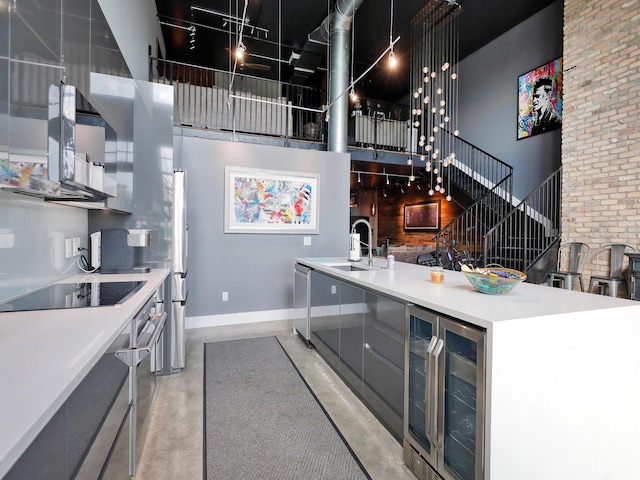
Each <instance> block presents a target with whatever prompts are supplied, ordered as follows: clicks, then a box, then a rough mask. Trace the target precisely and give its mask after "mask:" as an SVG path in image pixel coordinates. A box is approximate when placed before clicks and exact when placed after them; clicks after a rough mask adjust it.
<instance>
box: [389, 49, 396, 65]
mask: <svg viewBox="0 0 640 480" xmlns="http://www.w3.org/2000/svg"><path fill="white" fill-rule="evenodd" d="M397 65H398V60H397V59H396V54H395V53H394V52H393V46H392V47H391V51H390V52H389V66H390V67H391V68H396V66H397Z"/></svg>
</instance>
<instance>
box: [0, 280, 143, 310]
mask: <svg viewBox="0 0 640 480" xmlns="http://www.w3.org/2000/svg"><path fill="white" fill-rule="evenodd" d="M144 284H145V282H143V281H139V282H91V283H56V284H55V285H51V286H49V287H45V288H42V289H40V290H36V291H35V292H31V293H28V294H26V295H23V296H22V297H18V298H15V299H13V300H11V301H9V302H6V303H3V304H0V312H24V311H30V310H52V309H60V308H83V307H106V306H109V305H116V304H118V303H122V302H124V301H125V300H126V299H127V298H128V297H129V296H130V295H132V294H133V293H135V292H137V291H138V290H139V289H140V288H141V287H142V286H143V285H144Z"/></svg>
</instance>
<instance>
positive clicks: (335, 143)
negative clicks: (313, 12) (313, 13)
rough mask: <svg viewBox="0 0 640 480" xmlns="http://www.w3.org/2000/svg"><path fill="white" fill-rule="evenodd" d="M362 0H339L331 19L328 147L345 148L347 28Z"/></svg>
mask: <svg viewBox="0 0 640 480" xmlns="http://www.w3.org/2000/svg"><path fill="white" fill-rule="evenodd" d="M363 1H364V0H338V1H337V2H336V9H335V12H334V13H333V18H332V21H331V43H330V48H329V52H330V58H329V61H330V68H329V105H331V107H330V108H329V136H328V148H327V149H328V150H329V151H330V152H339V153H345V152H346V151H347V119H348V115H347V113H348V112H347V105H348V104H347V102H348V99H349V95H347V94H346V91H347V89H348V88H349V64H350V63H351V62H350V49H349V46H350V43H351V38H350V32H351V26H352V22H353V15H354V13H355V12H356V10H357V9H358V8H359V7H360V5H362V2H363Z"/></svg>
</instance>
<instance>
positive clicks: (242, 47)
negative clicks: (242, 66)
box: [236, 40, 247, 60]
mask: <svg viewBox="0 0 640 480" xmlns="http://www.w3.org/2000/svg"><path fill="white" fill-rule="evenodd" d="M246 51H247V47H245V45H244V43H242V40H240V42H238V46H237V48H236V58H237V59H238V60H242V58H243V57H244V52H246Z"/></svg>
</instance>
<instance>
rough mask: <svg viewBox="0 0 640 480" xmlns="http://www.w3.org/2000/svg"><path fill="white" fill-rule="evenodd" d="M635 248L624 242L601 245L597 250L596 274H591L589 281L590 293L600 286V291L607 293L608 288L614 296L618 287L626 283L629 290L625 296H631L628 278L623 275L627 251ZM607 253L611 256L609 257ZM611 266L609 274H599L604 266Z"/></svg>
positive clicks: (602, 293) (600, 292)
mask: <svg viewBox="0 0 640 480" xmlns="http://www.w3.org/2000/svg"><path fill="white" fill-rule="evenodd" d="M634 251H635V250H634V248H633V247H632V246H631V245H625V244H623V243H612V244H609V245H604V246H602V247H600V248H599V249H598V250H597V252H596V265H595V272H596V274H595V275H592V276H591V280H590V281H589V293H593V287H598V293H599V294H601V295H605V289H608V292H609V295H610V296H612V297H617V296H618V287H619V286H620V285H624V286H625V289H626V290H627V291H626V292H625V293H626V294H625V298H629V291H628V287H627V279H626V278H625V277H623V276H622V271H623V267H624V257H625V255H624V254H625V253H627V252H634ZM607 253H608V254H609V255H608V256H609V258H608V259H607ZM607 260H608V266H609V274H608V275H603V274H599V273H598V272H601V271H602V270H603V269H604V268H606V266H607Z"/></svg>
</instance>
